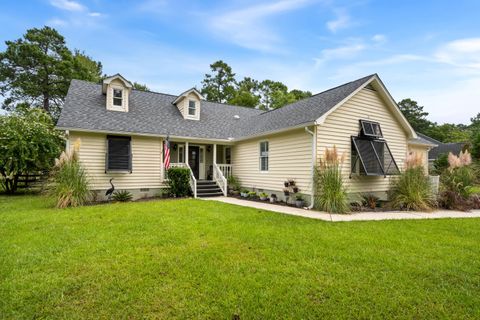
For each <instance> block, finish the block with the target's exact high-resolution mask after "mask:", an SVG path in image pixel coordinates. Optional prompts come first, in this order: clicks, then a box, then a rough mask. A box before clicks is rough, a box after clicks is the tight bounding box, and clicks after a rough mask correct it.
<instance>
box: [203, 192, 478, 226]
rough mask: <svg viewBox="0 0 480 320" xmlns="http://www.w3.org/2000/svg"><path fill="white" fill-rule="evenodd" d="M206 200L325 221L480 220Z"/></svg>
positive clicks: (455, 214)
mask: <svg viewBox="0 0 480 320" xmlns="http://www.w3.org/2000/svg"><path fill="white" fill-rule="evenodd" d="M206 200H214V201H220V202H224V203H230V204H236V205H238V206H244V207H250V208H257V209H262V210H268V211H274V212H280V213H284V214H289V215H293V216H300V217H305V218H312V219H319V220H325V221H333V222H336V221H368V220H401V219H439V218H480V210H472V211H470V212H462V211H450V210H438V211H434V212H416V211H389V212H355V213H351V214H329V213H327V212H321V211H315V210H306V209H300V208H294V207H287V206H280V205H274V204H270V203H268V202H265V203H263V202H256V201H248V200H241V199H237V198H230V197H212V198H207V199H206Z"/></svg>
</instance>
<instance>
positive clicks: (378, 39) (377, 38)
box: [372, 34, 387, 43]
mask: <svg viewBox="0 0 480 320" xmlns="http://www.w3.org/2000/svg"><path fill="white" fill-rule="evenodd" d="M372 41H374V42H376V43H384V42H386V41H387V37H386V36H385V35H384V34H376V35H374V36H373V37H372Z"/></svg>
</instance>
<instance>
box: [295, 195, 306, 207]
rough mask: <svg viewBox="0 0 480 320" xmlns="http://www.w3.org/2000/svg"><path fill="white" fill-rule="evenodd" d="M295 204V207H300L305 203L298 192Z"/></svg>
mask: <svg viewBox="0 0 480 320" xmlns="http://www.w3.org/2000/svg"><path fill="white" fill-rule="evenodd" d="M295 205H296V206H297V208H302V207H303V206H304V205H305V201H304V200H303V196H302V195H300V194H299V195H297V196H296V197H295Z"/></svg>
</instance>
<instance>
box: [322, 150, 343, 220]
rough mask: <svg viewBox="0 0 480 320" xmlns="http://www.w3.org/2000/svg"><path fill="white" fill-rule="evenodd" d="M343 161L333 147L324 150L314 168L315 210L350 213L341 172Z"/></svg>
mask: <svg viewBox="0 0 480 320" xmlns="http://www.w3.org/2000/svg"><path fill="white" fill-rule="evenodd" d="M343 160H344V157H343V156H341V157H340V156H339V155H338V152H337V148H336V147H335V146H334V147H333V149H328V148H326V150H325V155H324V157H323V159H321V160H320V164H319V165H317V166H316V167H315V175H314V189H315V201H314V207H315V209H317V210H322V211H327V212H334V213H347V212H348V211H350V207H349V205H348V201H347V192H346V188H345V186H344V183H343V177H342V171H341V165H342V163H343Z"/></svg>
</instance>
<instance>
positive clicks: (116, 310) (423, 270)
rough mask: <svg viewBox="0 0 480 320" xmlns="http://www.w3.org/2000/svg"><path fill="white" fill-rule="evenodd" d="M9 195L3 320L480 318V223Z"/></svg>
mask: <svg viewBox="0 0 480 320" xmlns="http://www.w3.org/2000/svg"><path fill="white" fill-rule="evenodd" d="M52 205H53V203H49V202H48V201H46V200H45V198H42V197H38V196H21V197H6V196H0V234H1V237H0V275H1V281H0V315H1V316H0V317H1V318H6V319H12V318H19V319H25V318H49V319H52V318H53V319H56V318H64V319H65V318H67V319H72V318H73V319H98V318H130V319H138V318H160V319H170V318H178V319H192V318H193V319H202V318H204V319H207V318H208V319H231V318H233V317H234V315H238V316H239V317H240V319H278V318H281V319H285V318H290V319H301V318H303V319H312V318H316V319H320V318H334V319H338V318H405V319H412V318H452V319H469V318H470V319H475V318H476V319H478V318H479V316H480V289H479V283H480V274H479V273H478V270H480V260H479V259H478V257H479V256H480V247H479V246H478V239H480V220H479V219H442V220H421V221H408V220H403V221H381V222H374V221H372V222H350V223H328V222H322V221H318V220H310V219H304V218H299V217H293V216H287V215H281V214H277V213H273V212H267V211H262V210H258V209H252V208H245V207H239V206H233V205H228V204H222V203H218V202H213V201H205V200H193V199H183V200H162V201H151V202H137V203H116V204H109V205H98V206H85V207H78V208H68V209H63V210H59V209H52Z"/></svg>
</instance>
